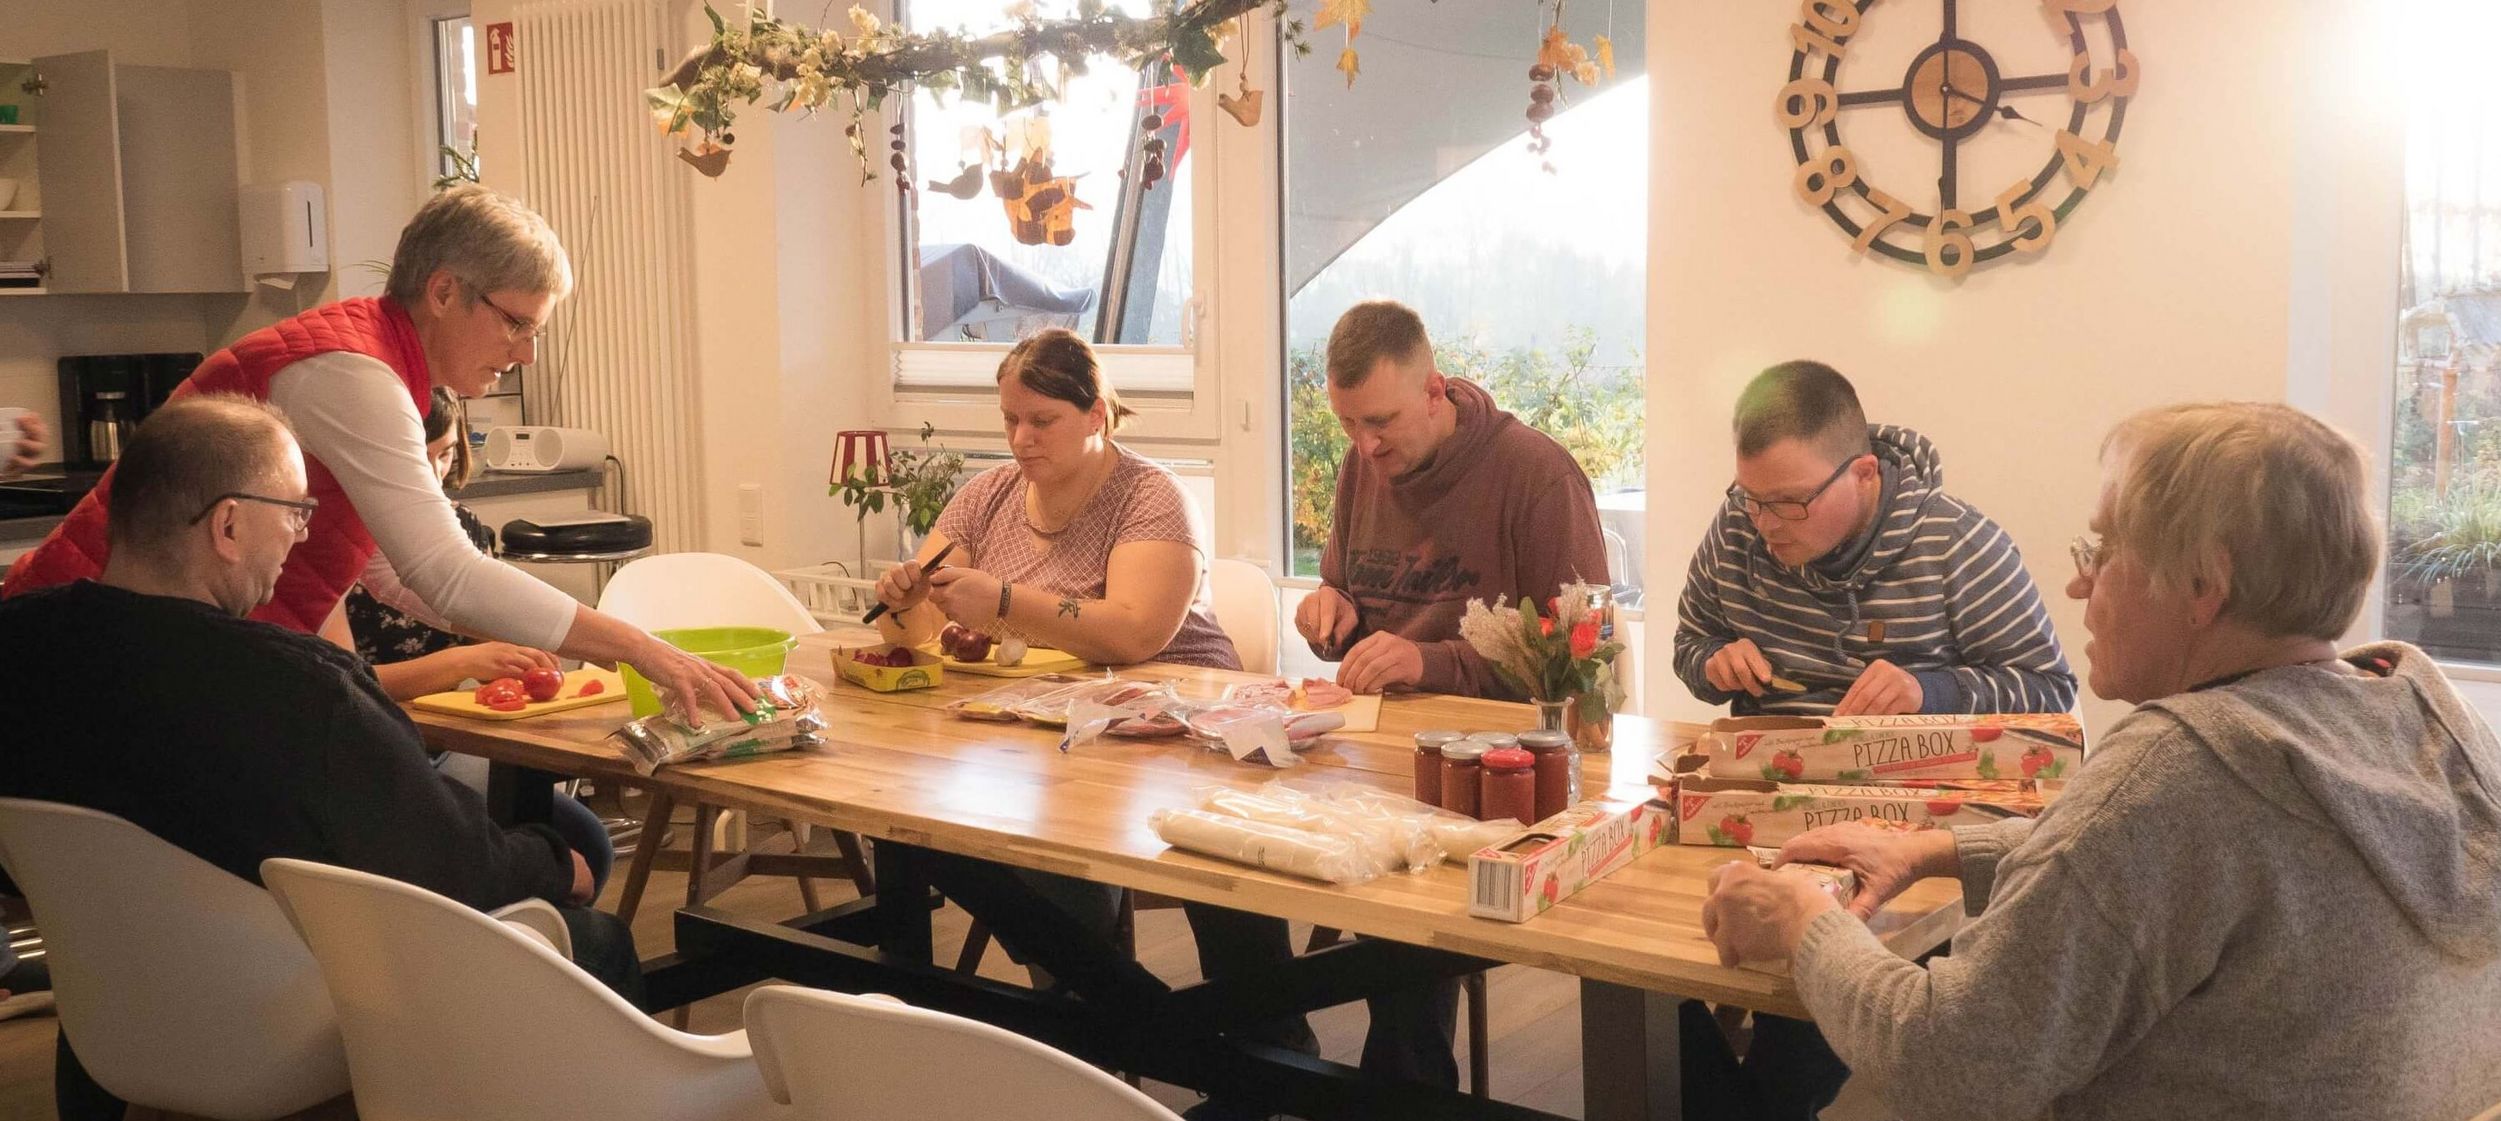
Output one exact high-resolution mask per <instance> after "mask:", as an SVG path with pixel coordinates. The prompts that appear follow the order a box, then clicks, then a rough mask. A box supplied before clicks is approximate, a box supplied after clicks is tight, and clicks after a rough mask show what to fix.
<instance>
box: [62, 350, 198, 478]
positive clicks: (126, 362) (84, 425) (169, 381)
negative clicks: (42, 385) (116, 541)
mask: <svg viewBox="0 0 2501 1121" xmlns="http://www.w3.org/2000/svg"><path fill="white" fill-rule="evenodd" d="M200 357H201V356H200V355H199V354H198V353H197V352H192V353H166V354H70V355H63V356H62V357H61V360H60V363H59V370H60V377H61V412H62V418H61V419H62V424H61V466H62V467H63V468H64V469H65V470H67V471H70V472H73V473H74V472H79V471H102V470H103V469H105V468H106V467H110V466H112V464H113V461H114V460H116V459H119V458H121V454H122V449H123V448H124V447H126V446H128V445H129V443H130V434H131V431H132V430H134V429H136V428H138V427H139V422H140V421H142V420H146V419H147V417H148V414H149V413H151V412H154V411H155V410H156V407H157V406H159V405H162V404H164V403H165V398H166V397H168V396H171V395H172V394H173V392H174V387H175V386H177V385H180V384H182V379H184V378H187V377H190V376H191V371H192V370H194V369H197V368H198V367H199V365H200Z"/></svg>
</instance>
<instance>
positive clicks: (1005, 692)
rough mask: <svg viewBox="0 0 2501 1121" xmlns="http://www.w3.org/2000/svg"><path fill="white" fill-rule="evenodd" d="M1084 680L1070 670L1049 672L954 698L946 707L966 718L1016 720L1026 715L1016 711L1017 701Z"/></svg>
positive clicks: (1024, 701)
mask: <svg viewBox="0 0 2501 1121" xmlns="http://www.w3.org/2000/svg"><path fill="white" fill-rule="evenodd" d="M1082 684H1085V682H1084V681H1082V680H1080V679H1078V678H1074V677H1070V676H1068V675H1067V674H1062V673H1046V674H1042V675H1040V676H1038V677H1028V678H1025V679H1024V680H1022V681H1017V682H1014V683H1011V684H1007V685H1002V686H1000V687H998V688H996V689H992V690H990V691H989V692H987V693H983V694H981V695H979V696H974V697H966V698H964V699H963V700H960V701H954V702H951V703H949V704H948V705H947V711H948V712H950V713H953V714H955V715H957V716H960V717H963V718H964V719H966V720H989V721H995V722H997V723H1001V724H1013V723H1015V722H1017V721H1018V720H1021V719H1023V717H1020V716H1018V715H1016V707H1017V706H1018V705H1022V704H1026V703H1029V702H1032V701H1035V700H1038V699H1040V698H1042V697H1044V696H1047V695H1049V694H1051V693H1056V692H1058V691H1060V690H1062V689H1065V688H1068V687H1069V686H1071V685H1082Z"/></svg>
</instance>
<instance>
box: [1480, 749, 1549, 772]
mask: <svg viewBox="0 0 2501 1121" xmlns="http://www.w3.org/2000/svg"><path fill="white" fill-rule="evenodd" d="M1536 768H1537V757H1536V756H1534V755H1531V754H1529V753H1528V752H1526V751H1524V750H1522V749H1520V748H1516V747H1497V748H1495V749H1493V750H1492V751H1488V752H1486V753H1485V769H1486V770H1489V771H1503V772H1510V771H1529V770H1535V769H1536Z"/></svg>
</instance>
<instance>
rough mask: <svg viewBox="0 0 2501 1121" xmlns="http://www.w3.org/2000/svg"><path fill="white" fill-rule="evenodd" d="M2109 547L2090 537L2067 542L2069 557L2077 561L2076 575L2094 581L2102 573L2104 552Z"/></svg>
mask: <svg viewBox="0 0 2501 1121" xmlns="http://www.w3.org/2000/svg"><path fill="white" fill-rule="evenodd" d="M2108 547H2109V546H2107V545H2105V544H2103V543H2102V542H2099V541H2096V540H2093V539H2092V538H2090V537H2078V538H2076V539H2075V540H2073V541H2070V542H2067V555H2068V556H2070V557H2073V558H2074V559H2075V570H2076V575H2078V576H2082V577H2084V578H2085V579H2087V580H2090V579H2092V578H2093V576H2094V575H2095V574H2096V573H2098V572H2100V571H2101V567H2102V552H2103V550H2105V549H2107V548H2108Z"/></svg>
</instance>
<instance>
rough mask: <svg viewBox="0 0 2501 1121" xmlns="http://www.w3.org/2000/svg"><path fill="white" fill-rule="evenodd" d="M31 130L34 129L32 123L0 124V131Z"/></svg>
mask: <svg viewBox="0 0 2501 1121" xmlns="http://www.w3.org/2000/svg"><path fill="white" fill-rule="evenodd" d="M33 131H35V126H33V125H0V133H5V132H33Z"/></svg>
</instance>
